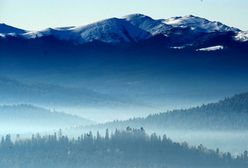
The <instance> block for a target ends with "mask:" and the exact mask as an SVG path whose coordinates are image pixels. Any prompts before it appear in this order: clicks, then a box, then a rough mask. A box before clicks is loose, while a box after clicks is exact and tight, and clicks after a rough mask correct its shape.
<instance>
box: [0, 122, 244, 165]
mask: <svg viewBox="0 0 248 168" xmlns="http://www.w3.org/2000/svg"><path fill="white" fill-rule="evenodd" d="M0 167H2V168H188V167H190V168H247V167H248V156H247V152H244V154H242V155H239V156H237V157H233V156H231V154H230V153H221V152H220V151H219V150H218V149H217V150H216V151H214V150H208V149H206V148H205V147H204V146H202V145H200V146H196V147H189V146H188V145H187V143H182V144H179V143H175V142H172V141H171V140H170V139H169V138H167V137H166V136H165V135H164V136H163V137H160V136H157V135H156V134H152V135H147V134H146V133H145V131H144V129H143V128H141V129H131V128H130V127H128V128H127V129H126V130H125V131H119V130H116V131H115V132H113V133H110V132H109V131H108V130H106V133H105V136H101V135H100V134H99V133H97V134H96V135H93V134H92V132H89V133H86V134H83V135H81V136H80V137H78V138H72V139H71V138H69V137H67V136H65V135H62V133H61V132H59V133H55V134H54V135H48V136H40V135H39V134H37V135H33V136H32V138H30V139H20V137H19V136H17V137H16V140H15V141H14V142H13V141H12V140H11V137H10V135H7V136H5V137H2V140H1V144H0Z"/></svg>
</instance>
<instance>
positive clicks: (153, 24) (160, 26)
mask: <svg viewBox="0 0 248 168" xmlns="http://www.w3.org/2000/svg"><path fill="white" fill-rule="evenodd" d="M124 19H126V20H127V21H129V22H130V23H131V24H132V25H134V26H137V27H139V28H140V29H142V30H145V31H147V32H149V33H151V34H152V35H156V34H166V32H167V31H168V30H170V29H171V28H173V27H172V26H171V25H167V24H165V23H164V22H163V20H161V19H160V20H154V19H152V18H151V17H149V16H145V15H142V14H132V15H127V16H125V17H124Z"/></svg>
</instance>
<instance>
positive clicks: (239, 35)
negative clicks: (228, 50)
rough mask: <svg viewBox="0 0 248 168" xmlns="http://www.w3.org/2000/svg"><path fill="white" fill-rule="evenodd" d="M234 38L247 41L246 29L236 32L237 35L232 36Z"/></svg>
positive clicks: (247, 33) (247, 32)
mask: <svg viewBox="0 0 248 168" xmlns="http://www.w3.org/2000/svg"><path fill="white" fill-rule="evenodd" d="M234 39H235V40H237V41H240V42H247V41H248V31H241V32H238V33H237V35H236V36H235V37H234Z"/></svg>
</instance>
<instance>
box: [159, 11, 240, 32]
mask: <svg viewBox="0 0 248 168" xmlns="http://www.w3.org/2000/svg"><path fill="white" fill-rule="evenodd" d="M164 23H166V24H168V25H171V26H173V27H181V28H185V27H189V28H190V29H192V30H194V31H199V32H205V33H210V32H227V31H233V32H239V31H240V30H239V29H237V28H234V27H229V26H227V25H225V24H222V23H220V22H216V21H209V20H207V19H204V18H201V17H197V16H193V15H187V16H180V17H172V18H169V19H165V20H164Z"/></svg>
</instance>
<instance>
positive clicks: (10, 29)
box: [0, 23, 26, 35]
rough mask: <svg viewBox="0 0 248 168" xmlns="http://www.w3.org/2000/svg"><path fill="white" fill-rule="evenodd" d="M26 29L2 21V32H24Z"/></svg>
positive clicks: (0, 30) (0, 25)
mask: <svg viewBox="0 0 248 168" xmlns="http://www.w3.org/2000/svg"><path fill="white" fill-rule="evenodd" d="M25 32H26V31H25V30H23V29H19V28H15V27H12V26H9V25H6V24H4V23H0V34H5V35H8V34H23V33H25Z"/></svg>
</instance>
